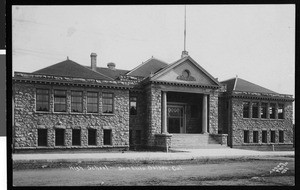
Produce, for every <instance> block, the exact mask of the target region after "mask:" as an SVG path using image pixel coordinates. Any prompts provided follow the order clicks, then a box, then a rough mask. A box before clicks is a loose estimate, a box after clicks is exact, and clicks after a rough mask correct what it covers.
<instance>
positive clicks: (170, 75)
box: [151, 57, 220, 86]
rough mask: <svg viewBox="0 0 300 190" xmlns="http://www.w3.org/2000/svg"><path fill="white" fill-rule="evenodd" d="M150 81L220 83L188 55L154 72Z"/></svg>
mask: <svg viewBox="0 0 300 190" xmlns="http://www.w3.org/2000/svg"><path fill="white" fill-rule="evenodd" d="M151 80H152V81H164V82H176V83H187V84H201V85H218V86H219V85H220V83H219V82H218V81H216V79H214V78H213V77H212V76H211V75H210V74H209V73H208V72H207V71H205V70H204V69H203V68H202V67H201V66H200V65H199V64H197V63H196V62H195V61H194V60H193V59H191V58H190V57H186V58H183V59H180V60H178V61H177V62H175V63H173V64H171V65H169V67H167V68H165V69H163V70H161V71H160V72H158V73H156V74H155V75H154V76H153V77H152V78H151Z"/></svg>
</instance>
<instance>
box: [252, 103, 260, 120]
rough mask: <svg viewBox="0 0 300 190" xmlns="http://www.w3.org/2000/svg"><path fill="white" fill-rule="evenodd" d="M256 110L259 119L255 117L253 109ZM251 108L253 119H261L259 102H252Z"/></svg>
mask: <svg viewBox="0 0 300 190" xmlns="http://www.w3.org/2000/svg"><path fill="white" fill-rule="evenodd" d="M253 105H256V106H253ZM254 107H255V108H256V111H255V112H256V114H257V117H254V113H255V112H254V109H253V108H254ZM251 108H252V114H251V118H253V119H258V118H259V102H252V103H251Z"/></svg>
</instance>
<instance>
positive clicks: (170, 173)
mask: <svg viewBox="0 0 300 190" xmlns="http://www.w3.org/2000/svg"><path fill="white" fill-rule="evenodd" d="M276 170H277V171H276ZM294 175H295V168H294V158H278V159H274V160H269V159H260V160H249V161H221V162H216V163H195V162H189V163H182V164H178V163H177V164H176V165H175V164H174V165H172V164H138V165H135V164H124V165H122V164H114V165H103V164H101V163H97V164H92V165H80V164H75V165H70V166H69V167H68V168H43V169H25V170H14V171H13V185H14V186H95V185H96V186H100V185H104V186H106V185H108V186H113V185H122V186H127V185H130V186H135V185H142V186H144V185H171V186H174V185H294V184H295V178H294Z"/></svg>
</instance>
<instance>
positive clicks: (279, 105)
mask: <svg viewBox="0 0 300 190" xmlns="http://www.w3.org/2000/svg"><path fill="white" fill-rule="evenodd" d="M281 106H282V108H281ZM280 108H281V109H282V113H279V109H280ZM279 114H280V115H282V117H279ZM277 118H278V119H284V103H278V107H277Z"/></svg>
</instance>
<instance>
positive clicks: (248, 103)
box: [243, 101, 250, 118]
mask: <svg viewBox="0 0 300 190" xmlns="http://www.w3.org/2000/svg"><path fill="white" fill-rule="evenodd" d="M245 105H247V106H248V109H245V108H247V106H245ZM245 112H247V114H248V117H245ZM243 118H250V101H243Z"/></svg>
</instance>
